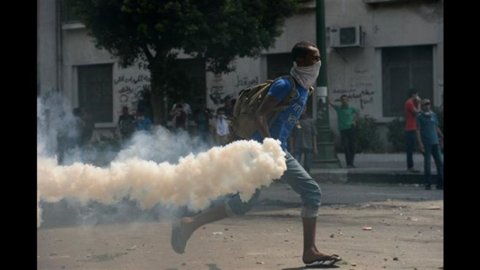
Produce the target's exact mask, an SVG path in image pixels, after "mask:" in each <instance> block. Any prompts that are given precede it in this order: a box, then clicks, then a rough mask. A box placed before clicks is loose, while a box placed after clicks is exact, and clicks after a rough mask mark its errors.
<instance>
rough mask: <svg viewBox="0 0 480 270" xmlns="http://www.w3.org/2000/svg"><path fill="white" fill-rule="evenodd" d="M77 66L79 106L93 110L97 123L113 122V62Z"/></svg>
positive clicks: (93, 116) (94, 119)
mask: <svg viewBox="0 0 480 270" xmlns="http://www.w3.org/2000/svg"><path fill="white" fill-rule="evenodd" d="M77 68H78V69H77V70H78V100H79V107H80V108H84V109H85V110H87V111H89V112H91V114H92V118H93V121H94V122H95V123H110V122H113V86H112V80H113V77H112V75H113V74H112V69H113V64H101V65H86V66H78V67H77Z"/></svg>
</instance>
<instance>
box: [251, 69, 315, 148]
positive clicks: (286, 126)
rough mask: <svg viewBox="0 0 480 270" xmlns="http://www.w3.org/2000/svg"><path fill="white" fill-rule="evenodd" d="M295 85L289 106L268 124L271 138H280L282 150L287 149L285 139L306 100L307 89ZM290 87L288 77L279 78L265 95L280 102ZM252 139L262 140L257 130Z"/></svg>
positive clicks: (300, 113) (287, 93)
mask: <svg viewBox="0 0 480 270" xmlns="http://www.w3.org/2000/svg"><path fill="white" fill-rule="evenodd" d="M296 86H297V89H296V91H297V95H296V96H295V97H294V98H293V100H292V101H291V102H290V104H289V106H288V107H286V108H285V109H283V110H282V111H281V112H280V113H279V114H278V117H277V118H276V119H275V120H274V121H273V123H271V124H270V125H269V128H270V134H271V136H272V138H274V139H278V140H280V142H281V143H282V149H283V150H285V149H287V140H288V137H289V136H290V132H291V131H292V129H293V127H294V126H295V124H296V122H297V120H298V119H299V118H300V116H301V115H302V112H303V110H304V108H305V105H306V104H307V100H308V90H307V89H305V88H303V87H302V86H301V85H299V84H296ZM291 87H292V86H291V83H290V81H289V80H288V79H286V78H282V79H279V80H277V81H275V82H274V83H273V84H272V86H271V87H270V89H269V90H268V94H267V96H272V97H274V98H275V99H276V100H277V101H278V102H282V101H283V100H284V99H285V98H286V97H287V96H288V95H289V93H290V89H291ZM252 139H254V140H257V141H259V142H262V141H263V137H262V135H260V132H259V131H257V132H255V134H253V136H252Z"/></svg>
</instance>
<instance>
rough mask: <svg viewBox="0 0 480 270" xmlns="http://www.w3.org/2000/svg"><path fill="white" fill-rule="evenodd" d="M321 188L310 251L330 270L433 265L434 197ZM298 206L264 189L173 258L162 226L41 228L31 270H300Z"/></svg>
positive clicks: (408, 190)
mask: <svg viewBox="0 0 480 270" xmlns="http://www.w3.org/2000/svg"><path fill="white" fill-rule="evenodd" d="M321 187H322V191H323V206H322V208H321V212H320V216H319V218H318V224H317V246H318V248H319V249H320V250H322V251H325V252H328V253H336V254H340V255H341V256H342V258H343V261H342V262H339V263H338V266H339V267H338V269H355V270H357V269H441V268H440V267H443V192H442V191H438V190H430V191H426V190H424V189H423V188H422V187H418V186H415V185H399V184H395V185H392V184H388V185H387V184H375V185H373V184H327V183H325V184H321ZM299 206H300V200H299V198H298V197H297V195H296V194H295V193H294V192H293V191H292V190H291V189H290V188H289V187H288V186H287V185H285V184H282V183H276V184H273V185H272V186H270V187H268V188H266V189H265V190H264V191H263V192H262V195H261V197H260V201H259V203H258V204H257V206H256V207H254V208H253V209H252V211H250V212H249V213H248V214H247V215H245V216H240V217H235V218H230V219H224V220H221V221H218V222H215V223H212V224H208V225H206V226H204V227H203V228H201V229H199V230H198V231H197V232H196V233H195V234H194V235H193V236H192V238H191V239H190V241H189V243H188V245H187V248H186V253H185V254H183V255H178V254H175V253H174V252H173V251H172V250H171V248H170V245H169V241H170V223H169V221H168V220H165V219H162V220H159V221H156V220H152V219H142V220H138V219H137V220H135V219H134V218H131V219H130V220H129V219H123V220H118V221H114V222H108V223H105V222H104V223H102V222H98V223H97V224H91V223H90V224H83V225H82V224H71V223H70V224H68V222H67V223H65V224H64V225H59V224H57V225H54V222H50V225H48V224H49V222H45V224H46V226H44V227H41V228H40V229H39V230H38V234H37V241H38V242H37V247H38V257H37V265H38V269H166V270H173V269H178V270H182V269H208V270H218V269H224V270H229V269H282V270H293V269H304V266H303V264H302V262H301V248H302V227H301V218H300V211H299ZM53 209H54V208H46V209H45V217H46V218H48V217H55V215H54V214H53V213H51V211H52V210H53ZM49 211H50V213H48V212H49ZM133 212H134V211H133ZM133 212H132V210H131V209H130V213H133ZM104 214H105V213H104ZM137 216H138V215H137ZM77 221H78V220H77ZM366 227H367V228H366ZM368 227H370V228H368ZM365 228H366V229H365Z"/></svg>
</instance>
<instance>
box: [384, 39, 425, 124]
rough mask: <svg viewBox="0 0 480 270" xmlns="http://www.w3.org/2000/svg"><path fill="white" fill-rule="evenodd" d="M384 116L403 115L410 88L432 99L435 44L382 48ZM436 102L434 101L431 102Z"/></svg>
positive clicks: (421, 95)
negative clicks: (433, 46)
mask: <svg viewBox="0 0 480 270" xmlns="http://www.w3.org/2000/svg"><path fill="white" fill-rule="evenodd" d="M382 73H383V74H382V85H383V116H385V117H397V116H403V105H404V103H405V100H406V99H407V98H408V90H409V88H415V89H417V90H418V93H419V95H420V97H421V98H429V99H430V100H433V48H432V46H430V45H429V46H409V47H392V48H384V49H382ZM432 105H433V104H432Z"/></svg>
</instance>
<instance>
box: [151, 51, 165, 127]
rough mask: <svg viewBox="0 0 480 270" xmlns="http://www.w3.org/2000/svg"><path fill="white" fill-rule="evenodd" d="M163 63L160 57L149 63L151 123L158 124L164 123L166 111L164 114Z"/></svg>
mask: <svg viewBox="0 0 480 270" xmlns="http://www.w3.org/2000/svg"><path fill="white" fill-rule="evenodd" d="M162 67H163V65H162V61H161V58H159V57H157V58H155V59H154V60H153V63H150V65H149V69H150V74H151V81H150V83H151V88H152V100H151V102H152V111H153V123H154V124H156V125H158V124H160V125H164V126H165V125H166V124H167V119H168V113H167V114H166V113H165V112H166V107H165V106H166V105H165V101H164V100H165V93H166V91H165V89H164V88H165V82H164V78H162V76H163V73H164V72H163V68H162Z"/></svg>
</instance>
